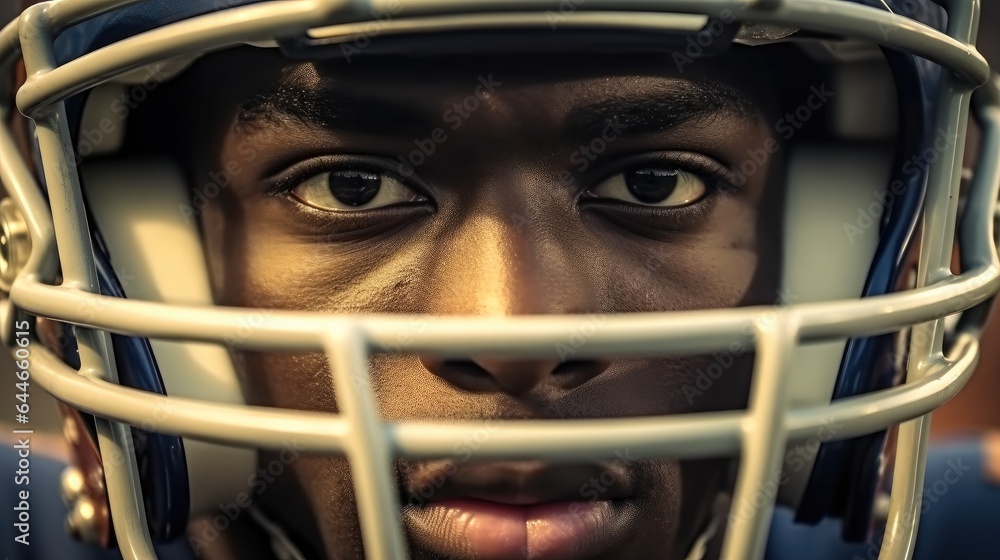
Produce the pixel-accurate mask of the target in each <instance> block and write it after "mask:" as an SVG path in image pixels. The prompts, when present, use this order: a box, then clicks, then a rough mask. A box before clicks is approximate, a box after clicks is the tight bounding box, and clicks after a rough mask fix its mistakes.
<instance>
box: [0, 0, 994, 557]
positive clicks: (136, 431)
mask: <svg viewBox="0 0 1000 560" xmlns="http://www.w3.org/2000/svg"><path fill="white" fill-rule="evenodd" d="M978 20H979V1H978V0H940V1H932V0H853V1H852V0H586V1H583V0H488V1H477V2H467V1H459V0H405V1H404V0H283V1H258V0H178V1H166V0H147V1H137V0H56V1H52V2H43V3H39V4H35V5H33V6H31V7H29V8H27V9H26V10H25V11H24V13H23V14H22V15H21V16H20V18H19V19H17V20H15V21H13V22H11V23H9V24H8V25H6V26H5V27H4V28H3V30H2V31H0V69H2V77H0V182H2V184H3V186H4V188H5V189H6V191H7V193H8V194H9V197H10V198H8V199H6V200H5V201H4V203H3V205H2V207H0V212H2V219H3V234H4V235H3V238H2V239H0V242H2V249H3V251H2V253H0V255H2V259H0V276H2V286H0V287H2V288H3V290H4V292H5V293H6V294H8V297H6V298H5V299H4V300H3V307H2V311H3V312H2V314H0V320H2V329H3V330H2V333H3V339H4V341H5V343H6V344H7V345H8V346H10V348H11V350H12V352H14V353H15V357H17V358H18V359H22V358H23V357H24V356H25V355H27V354H28V353H29V352H28V350H25V349H24V348H22V347H20V346H18V344H17V343H16V342H15V341H16V340H18V339H20V338H23V337H24V336H28V335H27V334H25V333H33V334H31V335H30V336H32V337H38V336H39V335H38V334H37V333H34V330H33V327H32V326H33V324H34V321H35V320H36V318H46V319H49V320H53V321H57V322H58V323H59V324H63V325H67V327H66V328H65V330H64V331H63V332H62V334H61V335H59V336H56V337H50V338H49V339H46V340H44V341H42V342H39V343H38V344H34V345H32V346H31V347H30V365H31V370H30V372H31V379H32V380H33V381H35V382H37V383H38V384H39V385H40V386H42V387H43V388H44V389H45V390H46V391H47V392H49V393H51V394H52V395H53V396H55V398H57V399H58V400H60V401H62V402H63V403H66V404H67V405H69V406H70V407H73V408H74V409H77V410H78V411H80V412H81V413H83V414H86V415H92V416H93V426H94V432H93V433H94V438H95V440H96V443H97V448H96V449H97V450H98V451H99V453H97V452H95V451H91V452H89V455H88V457H89V458H88V459H86V460H83V461H81V463H82V464H81V465H80V466H81V467H82V468H83V469H84V470H85V471H88V472H85V473H84V474H85V475H87V476H85V477H84V478H85V479H86V481H87V482H85V483H84V482H81V481H80V479H79V478H73V477H70V479H71V480H68V481H67V483H66V486H67V492H68V493H69V494H70V496H69V497H70V498H71V499H74V498H83V497H86V495H88V493H90V494H91V498H88V499H91V500H92V499H93V496H92V495H93V494H94V493H98V490H96V489H95V488H96V486H94V484H96V485H97V486H100V485H101V481H102V479H103V484H104V486H105V487H106V496H107V506H106V507H108V508H110V511H111V513H112V517H113V521H114V523H113V529H112V528H111V526H110V523H109V520H108V517H107V516H106V515H105V516H103V517H102V516H101V515H99V514H97V515H95V514H94V513H93V510H94V503H93V502H89V503H90V505H89V506H88V507H89V508H90V509H89V510H88V512H89V513H90V514H91V515H83V514H81V513H80V512H79V508H74V509H73V512H72V513H71V525H73V526H74V527H75V529H76V530H77V531H78V532H80V533H82V534H84V535H85V536H89V537H90V538H91V539H92V540H96V541H99V542H103V543H104V544H107V543H108V542H110V539H111V536H110V533H111V531H112V530H113V532H114V537H115V538H116V539H117V543H118V546H119V547H120V548H121V550H122V551H123V554H124V555H125V556H126V557H127V558H150V557H153V550H152V548H151V544H150V543H151V542H152V541H157V540H165V539H171V538H174V537H177V536H179V535H181V534H183V532H184V529H185V526H186V521H187V519H188V517H189V515H192V514H197V513H204V512H206V511H209V510H211V509H212V508H213V507H214V506H215V504H217V503H219V502H220V501H223V500H226V499H230V498H231V496H233V495H234V494H236V493H238V492H239V491H240V490H241V488H243V487H244V485H245V482H244V481H245V480H246V479H247V476H248V475H249V474H251V473H252V472H253V471H254V469H255V467H256V465H255V451H254V450H255V449H258V448H270V449H281V448H282V447H283V446H284V445H286V442H288V441H290V440H292V439H294V440H296V441H297V442H298V443H299V444H301V445H303V446H305V447H307V448H308V449H309V450H310V451H311V452H316V453H329V454H342V455H346V456H347V457H348V458H349V460H350V462H351V465H352V472H353V476H354V484H355V490H356V494H357V496H358V504H359V516H360V521H361V526H362V531H363V540H364V546H365V553H366V556H367V557H370V558H373V559H383V560H388V559H399V558H404V557H406V547H405V543H404V537H403V532H402V528H401V526H400V522H399V515H398V512H399V504H398V503H397V497H396V496H397V493H396V489H395V488H394V483H393V478H392V476H391V469H392V460H393V459H394V458H400V457H410V458H417V457H442V456H447V455H449V454H451V453H452V444H453V442H454V441H456V440H457V439H460V438H462V437H463V436H465V435H467V434H470V433H475V431H476V430H477V427H478V425H477V423H475V422H428V421H421V422H402V423H395V424H392V423H386V422H383V421H381V420H380V419H379V418H378V416H377V414H376V412H375V411H376V408H375V405H374V396H373V393H372V389H371V384H370V380H369V377H368V357H369V356H370V355H371V354H372V353H377V352H389V353H413V352H421V353H430V354H438V355H446V356H468V355H473V354H477V353H486V354H490V355H501V356H519V357H547V358H560V359H561V358H563V357H564V353H565V349H566V348H572V349H573V352H574V353H575V356H577V357H579V356H588V357H597V356H624V355H630V356H634V355H644V354H653V353H656V354H663V353H677V354H695V353H706V354H708V353H712V352H716V351H725V350H727V349H729V348H730V347H731V345H733V344H740V345H745V347H748V348H753V349H754V353H755V362H754V372H753V380H752V388H751V394H750V397H749V404H748V407H747V408H746V410H740V411H726V412H710V413H699V414H691V415H678V416H669V417H643V418H622V419H612V420H565V421H544V422H543V421H516V422H514V421H511V422H503V423H500V424H497V425H496V426H494V429H493V431H492V433H491V436H490V437H489V438H488V439H487V440H485V441H482V442H481V444H480V446H479V449H478V450H477V451H476V453H477V458H482V459H498V460H499V459H527V458H535V459H543V460H569V459H583V458H594V457H613V454H614V453H615V451H616V450H618V449H621V448H622V447H628V448H630V449H632V450H633V451H635V452H636V453H639V454H644V455H643V456H645V457H664V458H667V457H669V458H676V459H693V458H706V457H724V456H738V457H740V466H739V472H738V475H737V481H736V486H735V491H734V496H733V510H732V512H731V513H730V523H729V524H728V526H727V530H726V535H725V544H724V550H723V557H724V558H725V559H726V560H737V559H743V558H760V557H761V555H762V554H763V550H764V546H765V544H766V538H767V531H768V527H769V523H770V520H771V514H772V512H773V508H774V507H775V504H776V503H782V504H786V505H789V506H790V507H793V508H795V509H796V512H797V514H796V515H797V518H798V519H799V520H801V521H803V522H815V521H818V520H819V519H821V518H823V517H827V516H835V517H841V518H843V519H844V523H845V524H844V527H845V533H846V534H847V536H850V537H857V536H859V535H860V536H863V535H864V534H865V532H866V531H867V530H868V529H869V528H870V526H871V524H872V518H873V512H875V510H876V509H877V508H876V507H875V503H876V500H875V498H876V494H877V493H878V487H879V483H880V480H882V479H883V475H884V474H885V473H884V471H885V464H884V462H883V461H884V456H883V449H884V448H885V447H886V439H887V437H886V433H887V432H886V430H887V428H888V427H890V426H892V425H895V424H897V423H899V430H898V434H897V438H896V442H895V449H896V461H895V464H894V472H893V474H892V491H891V498H890V499H889V500H888V502H887V505H884V504H883V505H884V508H885V511H884V512H883V513H884V515H885V516H887V521H886V537H885V540H884V546H883V548H882V553H881V556H880V557H881V558H909V556H910V555H911V554H912V552H913V547H914V542H915V537H914V535H915V532H916V530H917V525H918V523H917V521H918V517H919V511H920V502H921V489H922V485H923V464H924V458H925V455H926V448H927V434H928V421H929V420H928V419H929V414H930V413H931V411H932V410H934V409H935V408H936V407H938V406H940V405H941V404H942V403H944V402H945V401H946V400H948V399H949V398H950V397H951V396H953V395H954V394H956V393H957V392H958V391H959V390H960V389H961V387H962V386H963V385H964V383H965V382H966V380H967V379H968V377H969V375H970V374H971V372H972V371H973V369H974V367H975V365H976V362H977V355H978V333H979V327H980V326H981V325H982V323H983V322H984V321H985V318H986V316H987V314H988V312H989V307H990V303H991V301H992V297H993V295H994V294H995V293H996V291H997V290H998V288H1000V262H998V259H997V253H996V238H995V237H994V226H995V223H994V222H995V220H996V218H997V213H996V212H997V197H998V188H1000V81H998V79H997V77H996V76H995V75H994V76H991V74H990V69H989V66H988V65H987V63H986V61H985V60H984V59H983V58H982V57H981V56H980V55H979V54H978V53H977V51H976V49H975V47H974V43H975V41H976V33H977V28H978V23H979V22H978ZM499 31H504V32H510V33H509V34H500V33H497V34H494V35H490V33H492V32H499ZM485 37H489V38H490V40H488V41H487V40H486V39H485ZM580 37H589V38H593V41H592V42H591V43H590V44H592V45H597V46H596V47H592V48H595V49H601V48H605V47H604V46H605V45H617V46H619V47H624V46H627V45H628V44H630V43H633V42H641V43H643V44H655V45H657V47H658V48H661V49H664V50H665V51H666V52H672V53H673V57H674V60H675V61H677V63H678V64H683V63H684V61H685V60H693V59H694V58H698V57H703V56H706V57H707V56H724V55H725V53H726V52H727V51H728V50H729V49H731V48H736V47H734V45H739V48H753V47H754V46H757V45H763V44H771V43H776V42H787V43H792V44H795V45H797V46H798V47H800V48H801V49H802V50H803V51H804V52H805V53H807V54H808V55H809V56H810V57H811V58H812V59H814V60H816V61H817V64H822V65H823V67H824V68H825V69H826V71H828V72H829V75H830V76H832V78H831V79H836V80H837V82H836V83H837V91H838V92H839V94H838V98H837V99H836V100H835V101H834V105H833V106H832V112H833V115H834V116H833V117H832V120H833V123H832V125H831V131H832V135H833V137H832V138H829V137H828V138H824V139H821V140H817V139H811V138H802V139H797V141H796V144H795V147H794V150H793V152H792V153H791V155H790V158H789V162H788V164H787V165H788V178H787V181H786V184H787V187H786V188H787V194H786V196H787V199H786V203H785V204H786V209H785V231H786V232H787V233H786V236H785V237H786V239H785V240H784V245H783V247H781V250H782V251H783V263H784V264H783V265H782V266H783V268H782V288H783V290H785V293H788V294H794V298H792V299H793V301H787V302H782V303H781V304H780V305H776V306H773V307H745V308H738V309H716V310H705V311H684V312H669V313H667V312H664V313H642V314H621V315H615V316H609V317H606V318H602V320H601V321H600V324H599V325H595V324H594V323H593V322H585V323H581V320H580V317H579V316H573V315H567V316H518V317H507V318H493V317H490V318H485V317H444V316H399V315H380V316H367V315H356V314H344V315H331V314H318V313H305V312H289V311H279V310H264V309H260V310H255V309H244V308H226V307H222V306H217V305H214V302H213V301H212V297H211V293H210V290H209V287H208V286H209V281H208V272H207V270H206V266H205V264H204V258H203V249H202V246H201V240H200V237H199V233H198V229H197V227H196V225H195V224H194V223H193V221H192V219H191V216H192V213H191V210H192V209H197V204H198V200H197V198H198V196H202V197H205V196H208V197H211V196H213V195H212V194H211V193H206V192H201V191H192V188H191V187H190V186H189V185H187V184H185V179H184V178H183V175H182V174H181V173H180V172H179V171H178V167H177V166H176V165H175V164H172V163H171V162H169V161H136V160H129V159H126V158H115V157H114V155H115V154H116V153H117V152H118V151H119V150H120V148H121V146H122V142H123V139H124V125H119V124H118V123H119V122H121V121H119V120H118V116H119V115H117V114H109V111H112V110H113V109H112V107H113V106H114V104H113V103H112V101H113V100H115V99H118V98H119V97H120V96H121V95H122V94H123V93H124V94H127V95H133V96H135V95H143V96H144V95H146V94H147V93H148V92H149V90H151V89H153V88H155V87H156V85H157V84H160V83H163V82H165V81H168V80H170V79H173V78H174V77H176V76H178V75H179V74H181V73H182V72H184V70H185V69H186V68H187V67H188V66H190V65H191V64H192V62H193V61H194V60H196V59H197V58H198V57H199V56H201V55H202V54H203V53H206V52H210V51H215V50H219V49H221V48H225V47H229V46H233V45H244V44H245V45H252V46H255V47H258V48H264V49H280V50H281V52H282V53H283V54H285V55H286V56H287V57H289V58H292V59H307V58H330V57H347V56H352V54H353V52H354V51H356V50H357V49H359V48H364V49H365V55H366V56H368V55H375V54H377V53H379V52H398V51H401V50H402V51H407V50H419V49H423V50H425V51H426V52H427V53H434V52H447V51H449V50H454V49H458V48H460V49H467V50H468V49H472V50H474V49H484V50H489V51H491V52H503V51H504V49H509V50H511V51H513V50H515V49H521V50H522V52H525V51H527V52H530V50H531V49H545V48H551V47H552V46H553V45H556V46H558V45H560V44H563V43H561V42H565V41H569V40H573V39H578V38H580ZM515 38H516V40H515ZM574 44H576V45H577V46H579V44H580V42H579V41H577V42H576V43H574ZM607 48H611V47H607ZM352 49H353V50H352ZM626 50H627V49H625V48H623V51H626ZM22 62H23V67H24V70H25V78H26V79H25V80H24V81H23V84H20V85H19V84H18V82H17V80H15V79H14V76H15V74H16V72H15V69H16V68H17V67H18V65H19V64H20V63H22ZM18 86H19V87H18ZM975 90H978V91H976V93H975V94H974V93H973V92H974V91H975ZM15 100H16V101H15ZM139 101H141V99H139ZM970 107H971V108H973V109H974V110H973V111H972V113H973V116H974V118H975V120H976V121H977V122H978V126H979V128H980V130H981V131H982V138H981V142H980V148H979V154H978V156H979V157H978V161H977V164H976V167H975V169H974V170H973V172H972V173H971V175H970V176H968V177H966V179H967V181H966V183H967V184H965V188H964V190H963V189H962V187H963V156H964V155H965V154H964V151H965V145H966V132H967V128H968V124H969V119H970ZM15 111H19V112H20V113H21V114H23V115H24V116H25V117H27V118H28V119H30V125H31V126H30V131H31V133H32V134H31V138H30V143H31V144H32V145H33V146H34V153H26V152H25V151H24V150H22V149H20V148H19V147H18V146H17V145H16V143H15V131H14V128H13V126H12V122H13V121H14V119H17V118H21V117H20V116H19V115H16V114H15ZM872 146H879V147H880V148H879V149H872ZM883 148H884V149H883ZM96 155H101V156H103V157H102V158H100V159H99V160H98V159H95V158H94V157H93V156H96ZM748 164H752V162H748ZM140 184H141V185H142V188H141V189H140V188H135V186H136V185H140ZM192 193H194V195H192ZM960 194H961V196H960ZM192 196H194V197H193V198H192ZM960 199H961V200H962V203H961V204H960ZM867 230H871V231H874V232H877V235H856V234H857V233H860V232H862V231H867ZM956 242H957V243H958V245H959V246H960V248H961V251H960V262H961V267H960V269H961V270H960V272H958V273H957V274H956V273H953V272H952V268H951V263H952V253H953V246H954V245H955V243H956ZM911 249H913V250H914V251H918V252H919V264H918V266H917V267H916V269H915V270H914V269H913V268H911V267H910V266H908V264H907V263H908V261H907V259H906V256H907V254H908V253H909V252H910V251H911ZM820 253H822V254H823V258H822V259H819V260H817V259H816V258H815V255H818V254H820ZM956 315H957V316H960V319H959V320H958V321H957V322H954V321H953V322H946V320H945V318H946V317H948V316H956ZM894 333H895V335H894ZM43 342H44V343H43ZM893 345H897V346H893ZM227 348H239V349H254V350H272V351H279V350H280V351H309V352H324V353H325V354H326V355H327V356H328V358H329V360H330V364H331V370H332V372H333V376H334V383H335V386H336V387H338V388H340V390H339V391H338V405H339V407H340V410H341V413H340V414H337V415H333V414H321V413H315V412H305V411H296V410H282V409H273V408H264V407H255V406H248V405H246V404H245V403H244V402H243V398H242V394H241V391H240V387H239V384H238V382H237V377H236V374H235V370H234V366H233V363H232V360H231V357H230V354H229V352H228V351H227ZM887 355H889V356H892V358H891V359H888V360H887V359H886V358H885V356H887ZM897 373H899V375H897ZM830 425H836V426H837V427H838V428H837V429H836V430H835V431H833V432H834V433H830V434H829V437H826V438H821V439H817V437H816V435H817V434H818V433H825V432H823V430H824V426H830ZM827 431H828V432H829V430H827ZM88 437H89V436H88V434H71V435H70V439H71V443H72V444H73V445H74V447H75V448H76V449H77V452H78V455H80V454H83V455H87V453H88V451H87V450H86V449H85V448H86V447H87V444H86V441H84V440H87V439H88ZM800 447H805V448H808V449H807V451H808V453H807V454H806V455H805V456H807V457H808V462H809V467H808V468H805V469H803V470H801V471H800V472H797V473H794V474H793V476H791V478H790V480H788V481H782V483H781V484H779V483H778V480H777V477H778V475H779V473H781V465H782V461H783V459H784V458H785V457H786V454H787V453H790V452H791V451H792V450H794V449H796V448H800ZM94 472H96V473H97V476H96V480H97V483H94V482H93V480H94V476H92V475H93V474H94ZM102 475H103V476H102ZM88 485H89V486H88ZM103 499H104V498H103V497H102V498H101V499H100V500H101V503H99V504H97V505H98V506H99V507H97V508H96V509H97V511H98V512H100V511H101V510H102V508H103V507H105V506H104V503H103ZM745 506H746V507H745Z"/></svg>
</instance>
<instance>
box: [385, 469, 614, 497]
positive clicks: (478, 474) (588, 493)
mask: <svg viewBox="0 0 1000 560" xmlns="http://www.w3.org/2000/svg"><path fill="white" fill-rule="evenodd" d="M401 490H402V491H403V494H404V495H403V496H402V497H403V503H407V502H408V501H409V502H411V503H412V501H413V499H418V500H419V501H418V503H423V502H424V501H426V502H435V501H442V500H452V499H459V498H465V499H475V500H483V501H488V502H495V503H500V504H508V505H534V504H543V503H548V502H563V501H566V502H582V501H587V500H618V499H623V498H628V497H630V496H632V494H633V488H632V477H631V476H630V474H629V472H628V470H627V469H626V468H625V467H624V465H621V464H620V463H583V464H569V465H566V464H562V465H550V464H546V463H543V462H538V461H522V462H502V463H468V464H458V463H456V462H455V461H447V460H446V461H435V462H432V463H426V464H423V465H420V466H418V467H416V468H414V469H412V470H411V471H410V473H409V475H408V476H406V477H404V479H403V481H402V484H401Z"/></svg>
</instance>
